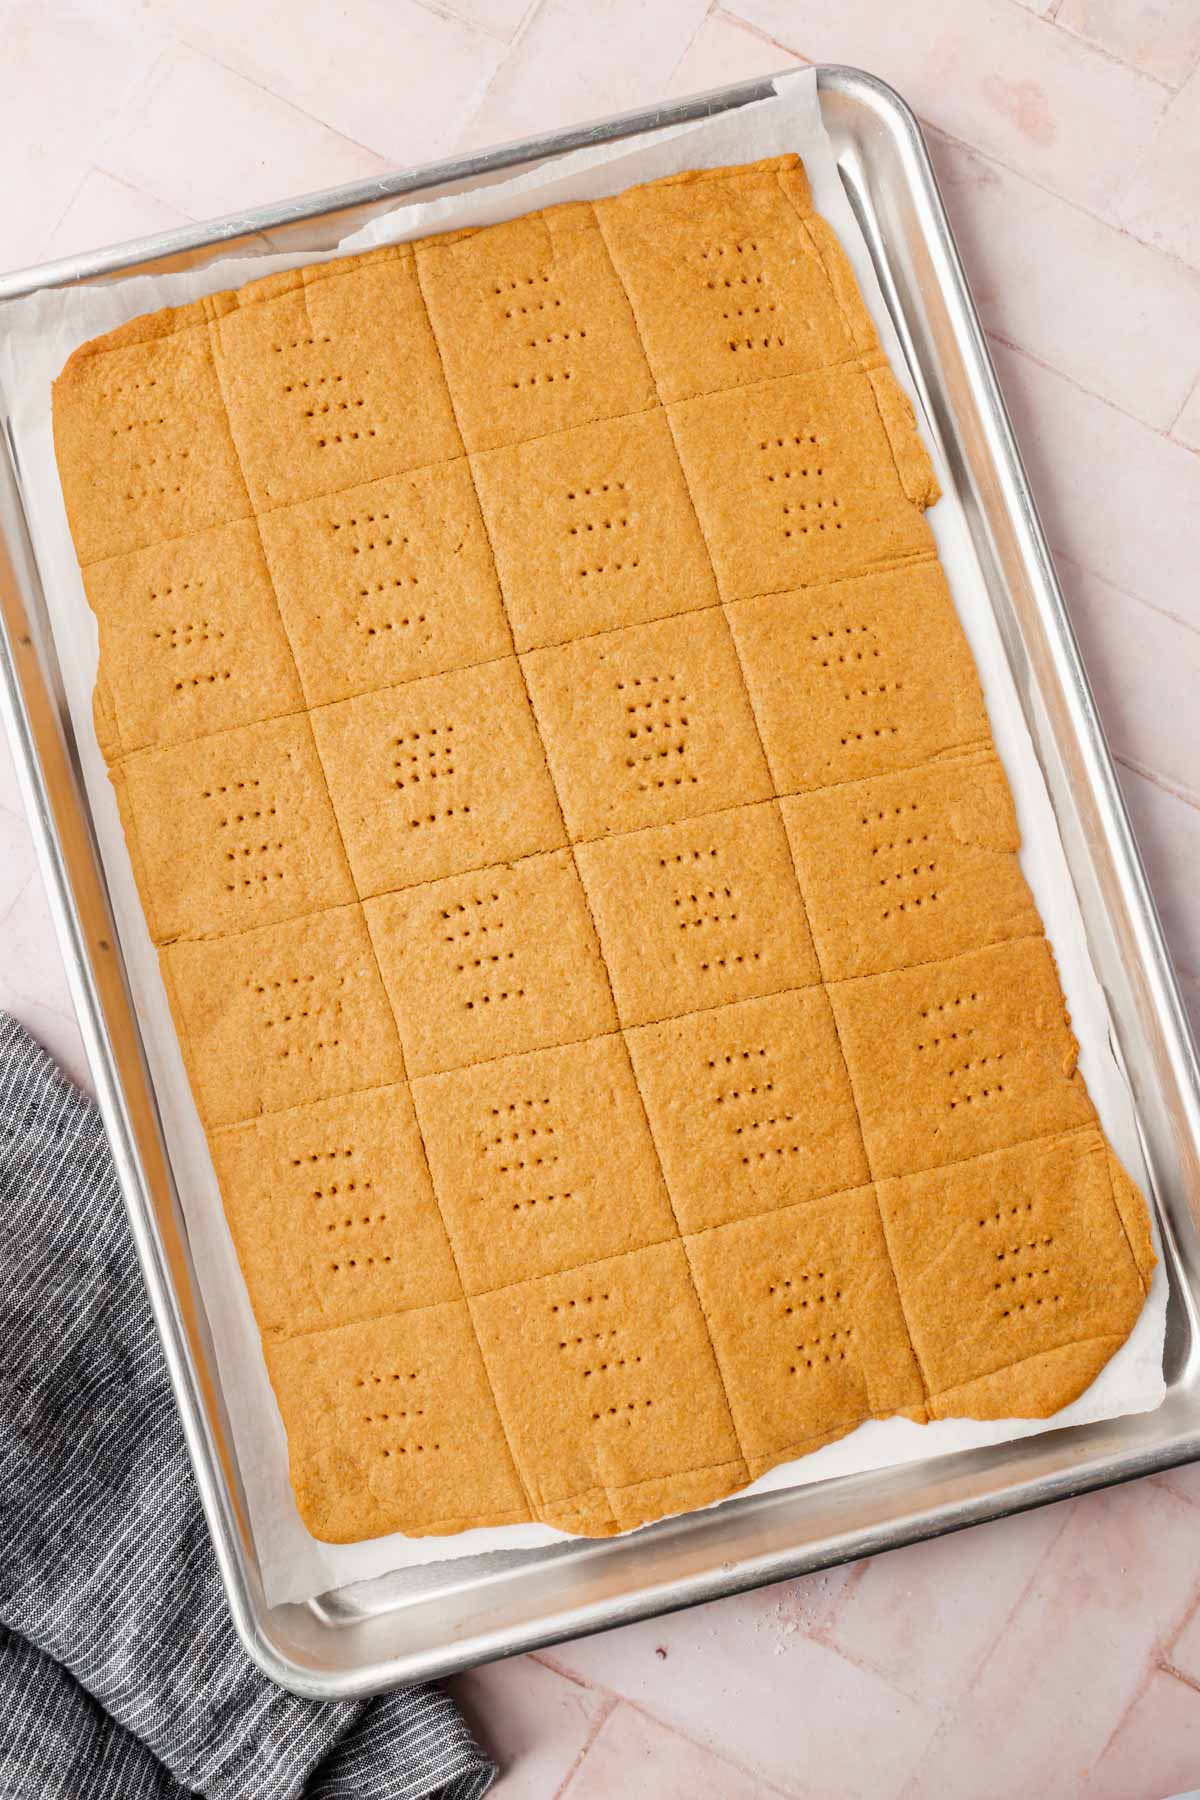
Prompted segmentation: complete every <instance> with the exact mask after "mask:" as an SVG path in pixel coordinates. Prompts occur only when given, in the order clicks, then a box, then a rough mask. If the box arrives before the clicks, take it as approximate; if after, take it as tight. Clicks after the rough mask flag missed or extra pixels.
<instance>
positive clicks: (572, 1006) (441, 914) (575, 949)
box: [364, 850, 617, 1075]
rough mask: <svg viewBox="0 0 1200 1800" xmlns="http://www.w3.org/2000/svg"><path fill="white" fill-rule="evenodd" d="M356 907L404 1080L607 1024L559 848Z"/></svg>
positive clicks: (575, 885) (583, 910) (603, 982)
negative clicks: (396, 1032) (400, 1050)
mask: <svg viewBox="0 0 1200 1800" xmlns="http://www.w3.org/2000/svg"><path fill="white" fill-rule="evenodd" d="M364 910H365V912H366V915H367V922H368V924H369V925H370V928H371V938H372V941H373V943H374V945H375V949H376V951H377V952H378V956H379V965H380V968H381V969H382V970H383V978H384V981H385V982H386V983H387V989H388V993H389V994H390V996H391V1001H392V1005H393V1007H394V1008H395V1012H396V1018H397V1019H398V1021H399V1024H400V1034H401V1038H402V1040H403V1043H404V1051H405V1056H406V1057H407V1059H408V1067H409V1070H410V1072H411V1073H412V1074H413V1075H434V1074H440V1073H442V1072H444V1071H445V1070H448V1069H457V1068H461V1067H463V1066H464V1065H465V1064H467V1063H472V1062H484V1061H488V1060H490V1059H492V1058H494V1057H500V1056H515V1055H517V1054H518V1053H520V1052H521V1051H524V1050H541V1049H544V1048H547V1047H549V1046H550V1045H552V1044H563V1043H569V1042H571V1041H573V1040H575V1039H577V1038H586V1037H599V1036H600V1035H602V1034H603V1033H604V1032H609V1031H613V1030H615V1028H616V1024H617V1016H616V1013H615V1011H614V1010H613V1003H612V995H611V993H610V991H609V986H608V976H607V974H606V973H605V968H604V963H603V961H602V960H601V956H600V946H599V944H598V943H597V942H596V934H595V931H594V929H593V927H592V922H591V919H590V918H589V916H588V910H587V902H586V900H585V899H584V894H583V889H582V888H581V887H580V885H579V877H578V875H577V874H576V873H575V865H574V863H573V861H572V859H571V853H570V851H569V850H560V851H555V852H552V853H551V854H550V855H548V856H532V857H528V858H526V859H525V860H524V861H523V862H519V863H515V864H512V865H507V864H500V865H497V866H494V867H492V868H490V869H479V870H476V871H475V873H474V874H470V875H452V876H451V877H450V878H449V879H448V880H446V881H435V882H431V883H429V885H428V886H426V887H419V888H406V889H404V891H403V892H401V893H398V894H385V895H383V896H382V897H381V898H379V899H377V900H369V901H368V902H367V904H366V907H365V908H364Z"/></svg>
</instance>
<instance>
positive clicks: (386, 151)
mask: <svg viewBox="0 0 1200 1800" xmlns="http://www.w3.org/2000/svg"><path fill="white" fill-rule="evenodd" d="M458 10H459V12H462V10H463V9H462V8H461V7H460V8H459V9H458ZM479 10H481V11H482V12H487V11H489V10H490V11H491V12H492V13H494V14H495V20H494V23H495V24H496V26H497V27H498V28H499V27H502V26H503V25H504V24H507V25H508V27H509V29H510V30H513V31H515V29H516V27H517V25H518V24H519V23H520V17H521V14H522V13H523V12H524V10H525V8H524V6H523V5H518V4H515V3H514V4H511V5H504V4H502V3H501V0H492V5H491V6H490V8H489V7H486V6H481V8H480V9H479ZM161 11H162V13H163V16H164V17H165V18H167V19H170V20H171V21H172V23H174V24H175V26H176V27H177V29H178V31H179V34H180V36H181V37H182V38H183V39H184V40H185V41H186V42H187V43H188V44H190V45H191V46H193V47H194V48H195V49H197V50H199V51H202V52H204V53H205V55H206V56H207V57H211V58H212V59H214V60H215V61H216V62H219V63H223V64H226V65H227V66H228V67H229V68H230V69H234V70H237V71H238V72H239V73H240V74H241V75H243V76H244V77H245V78H246V79H247V81H250V82H253V83H254V84H255V87H256V88H257V89H258V90H259V92H260V93H262V94H263V95H267V94H270V95H274V96H276V97H277V98H279V99H282V100H286V101H287V102H288V104H289V105H290V106H292V107H296V108H299V109H301V110H302V111H303V112H304V113H305V114H306V115H310V116H311V117H312V118H313V119H318V120H320V121H321V123H322V124H324V125H327V126H328V127H329V128H330V130H331V131H334V132H336V133H338V134H340V135H342V136H344V137H346V138H348V139H350V140H351V141H352V142H353V143H355V144H358V145H362V146H365V147H366V148H367V149H369V150H373V151H375V152H376V153H377V154H378V155H380V156H384V157H387V158H388V160H389V161H390V162H393V163H413V162H430V161H432V160H433V159H434V158H435V157H437V156H442V155H444V154H445V153H446V151H447V150H449V149H450V147H451V146H452V144H453V143H454V141H455V139H456V137H457V136H458V133H459V132H460V131H461V129H462V124H463V121H464V119H466V118H467V117H469V115H470V114H471V113H472V112H473V111H474V110H475V108H476V107H477V106H478V105H479V102H480V100H481V99H482V98H483V94H484V90H485V89H486V87H487V84H488V82H489V81H490V80H491V79H492V76H493V75H494V74H495V73H496V71H497V69H498V68H499V66H500V63H501V61H502V59H503V57H504V52H505V45H504V43H503V41H502V40H501V39H499V38H497V37H495V36H492V35H491V34H490V33H489V32H486V31H483V30H481V29H479V24H480V23H488V22H489V21H487V20H486V19H485V20H481V21H479V22H477V23H471V22H469V20H468V19H467V18H453V17H446V16H444V15H443V14H441V13H440V12H431V11H429V10H428V9H427V8H426V7H424V6H421V5H418V4H417V3H416V0H355V3H354V4H353V5H351V6H347V5H345V4H343V0H305V6H304V26H303V29H302V30H297V29H296V28H295V21H296V8H295V5H294V4H293V3H292V0H261V3H260V4H256V5H253V6H247V5H246V4H245V0H205V4H204V5H203V6H196V5H194V4H193V0H161ZM318 44H319V45H320V46H321V48H320V53H319V54H316V55H314V46H316V45H318ZM364 76H365V78H364ZM451 96H453V104H447V102H448V100H449V99H450V97H451ZM202 99H203V100H204V101H206V102H207V100H208V96H207V95H204V96H202ZM215 104H216V105H217V106H218V107H221V106H225V105H228V104H229V103H228V102H224V101H222V100H220V99H217V100H216V101H215ZM256 116H257V115H256ZM259 130H260V131H261V132H262V136H263V139H264V141H271V143H272V149H273V151H274V152H275V153H276V154H281V155H283V156H290V155H292V154H296V153H297V152H299V153H301V154H303V155H304V156H305V158H307V157H308V156H309V155H315V156H322V155H331V156H332V155H334V154H337V153H336V152H335V151H333V150H332V148H328V149H324V150H322V149H321V148H319V147H318V146H317V145H316V144H305V145H304V146H303V148H302V149H301V146H300V145H299V143H298V142H297V140H296V139H295V136H294V132H295V126H294V124H289V125H286V126H284V127H283V131H284V135H281V136H279V137H276V136H275V133H274V132H272V134H271V138H270V140H267V134H266V132H265V130H263V129H262V121H261V118H260V120H259ZM293 143H296V151H295V152H294V151H293V150H292V148H291V146H292V144H293ZM343 154H344V153H343ZM319 179H320V180H321V181H323V182H326V183H327V182H328V180H329V177H328V176H325V175H322V176H320V177H319ZM338 179H345V180H353V179H354V173H353V172H351V173H350V174H349V175H347V176H344V177H339V178H338ZM274 191H275V192H276V193H278V192H279V188H278V184H277V185H276V188H275V190H274ZM293 191H299V190H298V189H293Z"/></svg>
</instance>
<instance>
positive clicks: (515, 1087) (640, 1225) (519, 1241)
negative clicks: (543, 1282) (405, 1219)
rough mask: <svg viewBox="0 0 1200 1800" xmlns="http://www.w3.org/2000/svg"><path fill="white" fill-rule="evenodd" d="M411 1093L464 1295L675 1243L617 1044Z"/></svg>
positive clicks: (439, 1082) (571, 1049)
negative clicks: (666, 1242) (667, 1240)
mask: <svg viewBox="0 0 1200 1800" xmlns="http://www.w3.org/2000/svg"><path fill="white" fill-rule="evenodd" d="M414 1098H415V1100H416V1103H417V1111H418V1113H419V1114H420V1119H421V1130H422V1133H423V1134H424V1139H425V1146H426V1149H427V1150H428V1152H429V1163H430V1167H431V1169H432V1171H433V1180H434V1185H435V1187H436V1189H437V1194H438V1199H439V1200H440V1201H441V1205H442V1212H443V1215H444V1217H445V1220H446V1225H447V1227H448V1229H449V1232H450V1236H451V1238H452V1239H453V1242H454V1250H455V1255H456V1256H457V1258H458V1266H459V1268H460V1269H461V1270H462V1278H463V1284H464V1286H465V1287H466V1290H467V1292H468V1293H469V1294H475V1293H481V1292H483V1291H485V1290H486V1289H488V1288H496V1287H502V1286H504V1285H506V1284H508V1283H510V1282H517V1281H523V1280H527V1279H528V1278H529V1277H530V1276H534V1275H548V1274H551V1273H553V1272H554V1271H555V1270H560V1269H571V1268H575V1267H576V1266H577V1265H578V1264H579V1263H584V1262H595V1261H596V1260H597V1259H598V1258H600V1257H604V1256H619V1255H620V1254H621V1253H622V1252H623V1251H626V1250H635V1249H638V1248H639V1247H640V1246H641V1245H643V1244H654V1243H658V1242H660V1241H661V1240H662V1239H664V1238H669V1237H675V1236H676V1235H677V1233H676V1230H675V1215H674V1213H673V1212H672V1211H671V1202H670V1201H669V1200H668V1198H667V1190H666V1188H665V1187H664V1186H663V1180H662V1175H661V1173H660V1171H659V1167H658V1158H657V1156H656V1155H655V1152H654V1145H653V1143H652V1142H651V1139H650V1133H649V1130H648V1129H647V1126H646V1116H645V1113H644V1112H643V1110H642V1103H641V1100H640V1099H639V1097H638V1091H637V1087H636V1085H635V1083H634V1079H633V1071H632V1070H631V1068H630V1066H629V1054H628V1052H627V1050H626V1048H625V1045H624V1043H623V1042H622V1040H621V1039H620V1038H619V1037H602V1038H592V1039H591V1040H590V1041H589V1042H587V1043H584V1044H568V1045H565V1046H563V1047H560V1048H557V1049H552V1050H535V1051H533V1052H532V1053H531V1054H529V1055H526V1056H509V1057H505V1058H504V1059H503V1060H502V1061H500V1062H491V1063H481V1064H478V1065H477V1066H476V1067H475V1068H471V1069H460V1070H458V1071H457V1072H456V1073H455V1074H453V1075H427V1076H425V1077H423V1078H422V1079H421V1080H420V1081H419V1082H418V1083H417V1084H416V1086H415V1088H414Z"/></svg>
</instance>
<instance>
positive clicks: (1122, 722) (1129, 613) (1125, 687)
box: [1058, 556, 1200, 807]
mask: <svg viewBox="0 0 1200 1800" xmlns="http://www.w3.org/2000/svg"><path fill="white" fill-rule="evenodd" d="M1058 573H1059V579H1060V580H1061V582H1062V586H1063V592H1064V593H1065V595H1066V599H1067V607H1068V609H1069V611H1070V614H1071V623H1072V624H1073V625H1074V627H1075V633H1076V636H1077V637H1078V639H1079V646H1080V649H1081V650H1082V651H1083V660H1084V663H1085V664H1086V666H1087V672H1088V676H1089V678H1090V680H1091V683H1092V690H1093V692H1094V694H1095V696H1096V703H1097V705H1098V706H1099V709H1100V716H1101V718H1102V719H1103V721H1104V729H1105V733H1106V735H1107V737H1108V743H1109V748H1110V749H1111V750H1112V752H1113V754H1114V756H1118V757H1120V758H1121V760H1122V761H1123V762H1126V763H1129V764H1130V765H1131V766H1132V767H1133V768H1134V769H1140V770H1142V771H1143V772H1146V773H1149V774H1150V775H1151V776H1157V777H1158V778H1159V779H1160V780H1162V781H1165V782H1166V783H1167V784H1168V785H1169V786H1170V787H1172V788H1173V789H1174V790H1175V792H1176V793H1177V794H1178V795H1179V796H1180V798H1182V799H1185V800H1188V801H1189V802H1191V804H1192V805H1193V807H1194V806H1200V785H1197V783H1198V780H1200V706H1198V705H1197V704H1196V697H1197V695H1200V631H1197V630H1196V629H1195V627H1193V626H1191V625H1185V624H1183V623H1181V622H1180V620H1178V619H1176V618H1173V617H1172V616H1171V615H1170V614H1168V613H1163V612H1158V611H1157V610H1156V609H1155V608H1154V607H1152V606H1147V605H1146V604H1145V603H1144V602H1143V601H1141V600H1135V599H1133V598H1131V596H1130V595H1128V594H1125V593H1122V592H1121V590H1120V588H1115V587H1113V586H1112V585H1111V583H1109V582H1107V581H1105V580H1104V579H1103V578H1102V577H1101V576H1099V575H1096V574H1094V573H1093V572H1092V571H1091V570H1090V569H1081V568H1080V567H1079V565H1078V564H1077V563H1074V562H1072V561H1070V560H1069V558H1067V557H1065V556H1064V557H1060V558H1059V562H1058ZM1148 702H1149V703H1148Z"/></svg>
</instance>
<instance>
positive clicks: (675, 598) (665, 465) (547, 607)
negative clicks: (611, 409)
mask: <svg viewBox="0 0 1200 1800" xmlns="http://www.w3.org/2000/svg"><path fill="white" fill-rule="evenodd" d="M471 466H472V468H473V469H474V471H475V480H476V483H477V485H478V488H479V498H480V501H481V503H482V506H483V510H484V514H485V516H486V518H487V522H488V533H489V535H490V538H491V542H492V547H493V549H494V550H495V553H496V563H497V566H498V568H499V570H500V579H501V581H502V582H503V584H504V596H505V601H506V603H507V606H508V615H509V618H510V619H511V620H512V627H513V635H514V637H515V639H516V643H517V648H518V650H530V649H534V648H536V647H538V646H541V645H543V644H559V643H564V642H566V641H567V640H568V639H570V638H577V637H585V636H588V635H589V634H590V633H592V632H597V631H608V630H610V629H612V628H613V627H615V626H619V625H636V624H640V623H643V622H644V621H646V620H648V619H658V618H664V617H666V616H667V615H668V614H671V613H682V612H691V611H693V610H695V609H696V608H698V607H702V606H714V605H715V604H716V600H717V584H716V582H715V581H714V579H713V573H712V568H711V565H710V563H709V560H708V551H707V550H706V549H705V546H704V539H703V538H702V537H701V535H700V527H699V525H698V524H697V523H696V513H695V509H694V507H693V506H692V502H691V497H690V496H689V494H688V491H687V486H686V484H685V482H684V479H683V472H682V470H681V469H680V467H679V458H678V456H677V455H676V454H675V444H674V440H673V439H672V437H671V432H670V427H669V426H668V424H667V419H666V414H665V413H663V412H662V411H661V410H658V409H656V410H655V411H653V412H643V413H635V414H633V415H632V416H631V417H628V418H624V419H606V420H603V421H602V422H601V423H599V424H597V425H581V426H579V427H578V428H577V429H576V430H574V431H562V432H558V433H556V434H555V435H554V436H552V437H544V438H538V439H536V440H535V441H534V442H533V443H530V444H517V445H514V446H511V447H509V448H506V449H503V450H490V451H485V452H484V453H482V454H481V455H478V456H474V457H472V459H471Z"/></svg>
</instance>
